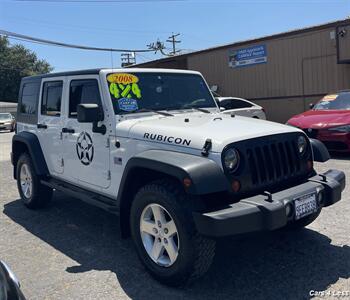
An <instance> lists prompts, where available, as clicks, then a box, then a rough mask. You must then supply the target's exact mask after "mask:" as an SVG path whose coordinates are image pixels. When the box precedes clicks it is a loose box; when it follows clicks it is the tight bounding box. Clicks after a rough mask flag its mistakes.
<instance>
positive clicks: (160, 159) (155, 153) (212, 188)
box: [117, 150, 229, 237]
mask: <svg viewBox="0 0 350 300" xmlns="http://www.w3.org/2000/svg"><path fill="white" fill-rule="evenodd" d="M141 170H142V171H141ZM147 170H150V171H153V172H157V173H160V174H164V175H166V176H170V177H173V178H175V179H177V180H178V181H179V183H180V184H183V180H184V179H185V178H189V179H190V180H191V183H192V184H191V186H190V187H188V188H185V191H186V192H187V193H189V194H192V195H203V194H209V193H215V192H222V191H226V190H228V189H229V184H228V181H227V179H226V177H225V175H224V173H223V171H222V169H221V168H220V167H219V166H218V165H217V164H216V163H215V162H214V161H213V160H210V159H208V158H206V157H201V156H196V155H192V154H186V153H181V152H173V151H166V150H146V151H145V152H142V153H140V154H138V155H135V156H134V157H132V158H130V159H129V161H128V162H127V164H126V166H125V169H124V172H123V176H122V179H121V182H120V185H119V191H118V196H117V205H118V208H119V211H120V226H121V232H122V236H123V237H127V236H128V235H129V225H128V224H129V214H130V208H131V203H132V201H133V195H134V194H135V193H136V190H134V189H133V188H132V187H131V186H132V185H133V182H134V181H136V180H135V177H137V175H136V176H135V174H137V172H143V173H141V174H143V176H147ZM146 181H147V180H146Z"/></svg>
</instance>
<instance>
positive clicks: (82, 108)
mask: <svg viewBox="0 0 350 300" xmlns="http://www.w3.org/2000/svg"><path fill="white" fill-rule="evenodd" d="M77 114H78V122H79V123H93V122H99V121H103V113H102V111H101V108H100V107H99V106H98V105H97V104H79V105H78V107H77Z"/></svg>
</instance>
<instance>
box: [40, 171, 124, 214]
mask: <svg viewBox="0 0 350 300" xmlns="http://www.w3.org/2000/svg"><path fill="white" fill-rule="evenodd" d="M41 183H42V184H44V185H46V186H48V187H50V188H52V189H55V190H57V191H60V192H63V193H65V194H68V195H70V196H71V197H74V198H78V199H79V200H82V201H84V202H86V203H88V204H91V205H94V206H97V207H99V208H102V209H104V210H106V211H108V212H110V213H113V214H116V215H119V209H118V207H117V205H116V200H115V199H112V198H109V197H105V196H102V195H99V194H96V193H94V192H91V191H88V190H86V189H83V188H80V187H77V186H75V185H73V184H70V183H67V182H64V181H60V180H57V179H53V178H50V179H48V180H41Z"/></svg>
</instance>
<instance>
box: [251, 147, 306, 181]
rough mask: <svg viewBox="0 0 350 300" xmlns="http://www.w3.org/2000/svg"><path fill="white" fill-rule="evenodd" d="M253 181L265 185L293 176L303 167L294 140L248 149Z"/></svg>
mask: <svg viewBox="0 0 350 300" xmlns="http://www.w3.org/2000/svg"><path fill="white" fill-rule="evenodd" d="M247 159H248V163H249V169H250V172H251V177H252V183H253V184H254V185H263V184H268V183H270V182H276V181H280V180H281V179H285V178H289V177H292V176H293V175H296V174H297V173H299V171H300V169H301V165H300V159H299V155H298V153H297V149H296V145H295V142H294V141H284V142H279V143H273V144H269V145H264V146H256V147H253V148H249V149H247Z"/></svg>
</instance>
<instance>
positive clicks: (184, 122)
mask: <svg viewBox="0 0 350 300" xmlns="http://www.w3.org/2000/svg"><path fill="white" fill-rule="evenodd" d="M296 131H299V129H296V128H294V127H291V126H286V125H282V124H279V123H274V122H269V121H264V120H258V119H253V118H247V117H240V116H235V117H231V116H230V115H225V114H221V113H211V114H205V113H186V114H177V115H175V116H173V117H163V116H159V115H156V116H154V115H152V116H150V117H143V118H137V119H135V118H133V119H127V120H121V121H120V122H118V123H117V135H118V136H122V137H126V138H134V139H138V140H146V141H153V142H156V143H164V144H168V145H177V146H183V147H189V148H193V149H198V150H201V149H202V148H203V146H204V143H205V141H206V140H207V139H211V141H212V148H211V151H212V152H221V151H222V150H223V148H224V147H225V146H226V145H227V144H229V143H232V142H236V141H241V140H245V139H250V138H254V137H261V136H265V135H272V134H278V133H287V132H296Z"/></svg>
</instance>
